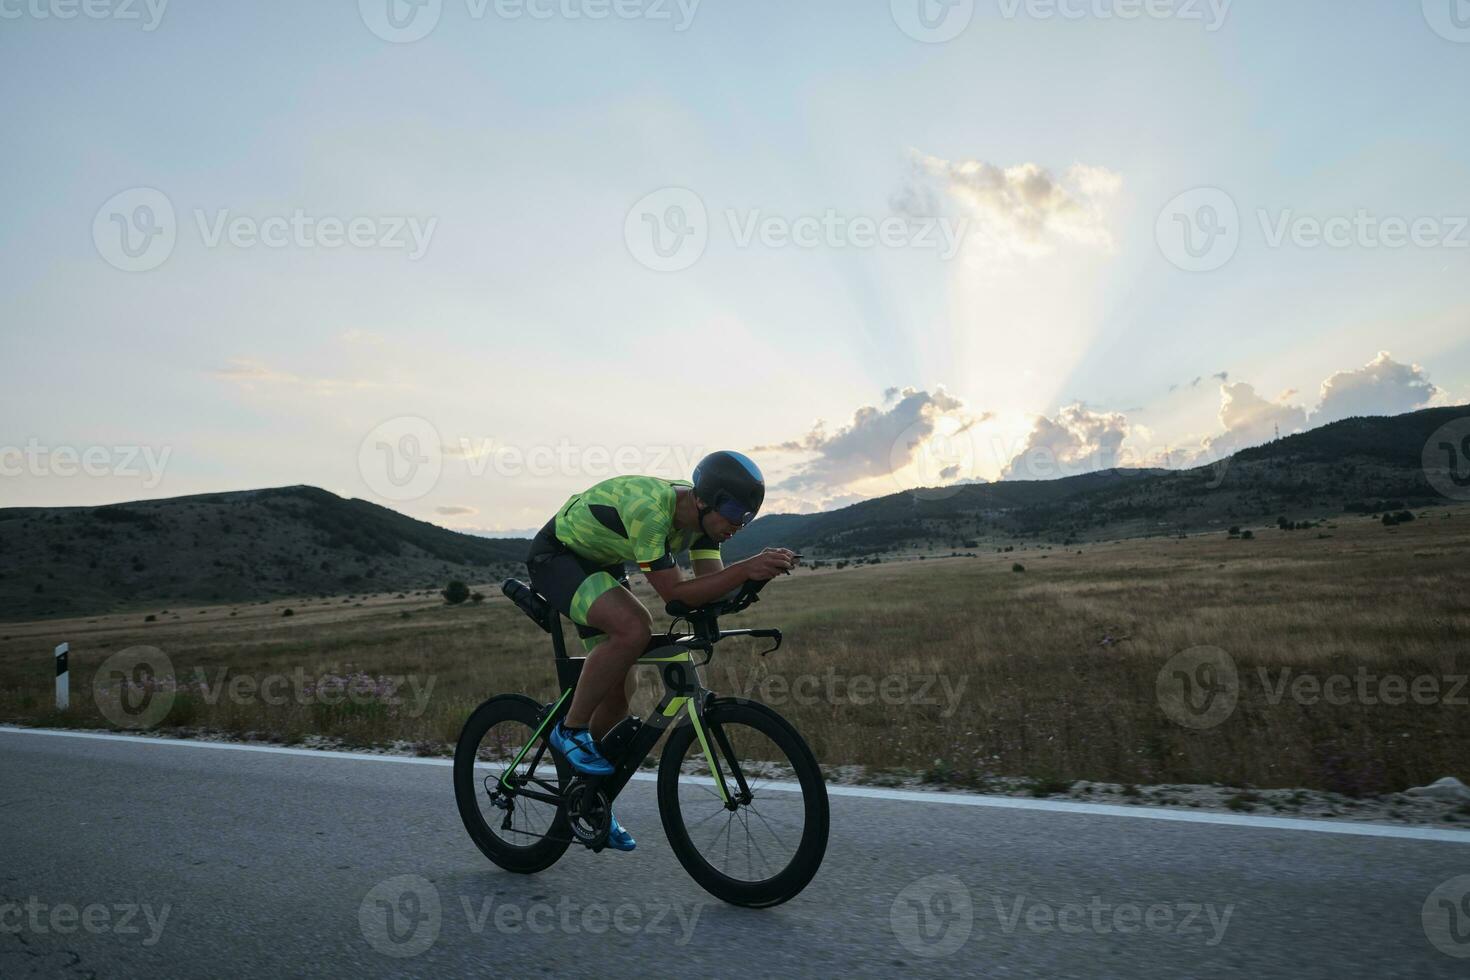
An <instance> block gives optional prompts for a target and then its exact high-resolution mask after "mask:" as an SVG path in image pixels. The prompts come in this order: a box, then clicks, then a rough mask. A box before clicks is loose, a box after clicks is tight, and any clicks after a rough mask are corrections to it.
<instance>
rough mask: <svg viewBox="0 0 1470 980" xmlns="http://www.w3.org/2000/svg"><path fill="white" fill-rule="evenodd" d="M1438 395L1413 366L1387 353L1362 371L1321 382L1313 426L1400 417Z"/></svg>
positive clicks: (1350, 372)
mask: <svg viewBox="0 0 1470 980" xmlns="http://www.w3.org/2000/svg"><path fill="white" fill-rule="evenodd" d="M1438 394H1439V389H1438V388H1436V387H1435V386H1434V385H1433V384H1431V383H1430V382H1429V378H1428V376H1427V375H1426V374H1425V373H1424V369H1423V368H1421V367H1419V365H1417V364H1400V363H1399V362H1398V361H1395V360H1394V359H1393V358H1392V357H1391V356H1390V355H1389V353H1388V351H1379V352H1378V356H1377V357H1375V358H1374V359H1373V360H1371V361H1369V362H1368V363H1367V364H1365V365H1364V366H1363V367H1360V368H1356V369H1354V370H1351V371H1338V372H1337V373H1336V374H1334V375H1332V377H1330V378H1328V379H1327V380H1326V381H1324V382H1322V390H1321V392H1320V394H1319V397H1318V404H1317V410H1316V411H1315V412H1313V413H1312V424H1313V425H1325V424H1326V423H1328V422H1336V421H1338V420H1339V419H1345V418H1351V417H1353V416H1355V415H1400V414H1402V413H1404V412H1412V411H1414V410H1415V409H1417V408H1423V407H1424V406H1426V405H1428V404H1429V402H1430V401H1431V400H1433V399H1434V398H1435V396H1436V395H1438Z"/></svg>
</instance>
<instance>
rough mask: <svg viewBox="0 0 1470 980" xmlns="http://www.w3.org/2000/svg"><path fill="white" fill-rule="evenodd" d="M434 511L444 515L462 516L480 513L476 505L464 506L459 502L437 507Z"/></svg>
mask: <svg viewBox="0 0 1470 980" xmlns="http://www.w3.org/2000/svg"><path fill="white" fill-rule="evenodd" d="M434 513H436V514H440V515H442V516H444V517H462V516H465V515H468V514H478V513H479V511H478V510H476V509H475V508H474V507H464V506H461V505H459V504H449V505H447V506H443V507H435V508H434Z"/></svg>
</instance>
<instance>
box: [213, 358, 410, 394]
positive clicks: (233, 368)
mask: <svg viewBox="0 0 1470 980" xmlns="http://www.w3.org/2000/svg"><path fill="white" fill-rule="evenodd" d="M209 373H210V374H212V375H214V376H215V377H216V378H221V379H223V380H225V381H229V382H232V383H234V384H237V385H239V386H240V387H241V388H243V389H244V390H246V391H254V390H255V389H256V388H258V387H264V386H274V387H291V388H301V389H305V390H309V391H311V392H313V393H315V394H319V395H331V394H335V393H337V392H341V391H364V390H369V389H375V388H407V387H411V386H410V385H404V384H389V383H385V382H381V381H369V380H367V379H366V378H313V377H308V376H306V375H301V374H293V373H291V372H290V371H280V370H277V369H275V368H272V367H268V366H266V365H265V364H262V363H261V362H260V361H254V360H249V359H246V358H233V359H231V360H230V361H229V362H228V366H227V367H222V368H214V369H212V370H210V372H209Z"/></svg>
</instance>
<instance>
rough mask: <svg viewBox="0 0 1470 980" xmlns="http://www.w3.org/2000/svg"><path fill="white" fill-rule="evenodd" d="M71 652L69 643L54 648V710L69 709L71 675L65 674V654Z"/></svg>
mask: <svg viewBox="0 0 1470 980" xmlns="http://www.w3.org/2000/svg"><path fill="white" fill-rule="evenodd" d="M70 651H71V644H70V643H63V644H61V645H60V646H58V647H57V648H56V710H57V711H65V710H66V709H67V708H69V707H71V674H70V673H68V672H67V663H66V661H67V656H66V655H67V654H68V653H69V652H70Z"/></svg>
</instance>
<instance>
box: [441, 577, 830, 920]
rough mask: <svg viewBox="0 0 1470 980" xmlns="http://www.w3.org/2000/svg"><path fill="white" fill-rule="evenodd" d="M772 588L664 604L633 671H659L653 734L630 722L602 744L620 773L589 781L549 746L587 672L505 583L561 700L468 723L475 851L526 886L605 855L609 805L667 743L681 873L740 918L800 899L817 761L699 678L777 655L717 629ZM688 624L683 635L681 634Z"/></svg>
mask: <svg viewBox="0 0 1470 980" xmlns="http://www.w3.org/2000/svg"><path fill="white" fill-rule="evenodd" d="M764 585H765V583H764V582H747V583H746V584H745V585H744V586H743V587H741V588H740V589H738V590H736V591H735V592H734V593H732V594H730V595H727V596H725V597H724V598H722V599H719V600H717V601H715V602H713V603H710V604H708V605H705V606H702V607H699V608H690V607H688V606H686V605H684V604H683V603H678V602H672V603H669V604H668V606H667V611H668V613H669V615H671V616H673V617H675V618H674V621H673V623H671V624H670V631H669V632H666V633H663V634H658V635H655V636H654V637H653V638H652V640H651V641H650V642H649V645H648V649H647V650H646V651H645V652H644V654H643V656H642V657H641V658H640V659H639V660H638V663H640V664H654V665H657V666H658V668H659V672H660V675H661V677H662V680H663V685H664V696H663V699H662V700H661V701H660V702H659V704H658V706H657V707H656V708H655V709H654V711H653V713H652V716H651V718H650V720H648V721H643V720H641V719H638V718H627V719H624V720H623V721H622V722H621V723H620V724H619V725H617V726H616V727H614V728H613V730H612V731H610V732H608V733H607V735H606V736H605V737H604V739H603V740H602V743H601V747H602V750H603V752H604V754H605V755H607V756H608V759H609V761H610V762H612V763H613V765H614V766H615V769H614V771H613V773H611V774H610V775H606V776H584V775H581V774H579V773H577V772H576V771H575V770H573V769H572V768H571V766H570V765H569V764H568V763H567V762H566V760H565V759H564V758H562V757H561V756H560V755H559V754H558V753H556V752H555V751H553V749H552V747H551V744H550V742H549V740H548V738H547V733H548V732H550V730H551V726H552V725H554V724H555V723H556V722H557V721H558V720H560V719H561V718H562V717H563V716H564V715H565V714H566V711H567V708H568V707H569V706H570V705H571V701H572V694H573V692H574V691H575V690H576V684H577V680H578V678H579V677H580V676H581V672H582V666H583V664H584V663H585V662H586V658H585V657H570V656H568V655H567V651H566V642H565V640H564V639H563V637H562V623H561V619H562V616H561V614H560V613H558V612H555V611H554V610H552V609H551V607H550V605H549V604H548V603H547V602H546V600H545V599H544V598H543V597H541V596H540V595H538V594H537V593H535V592H534V591H532V590H531V588H530V587H529V586H526V585H524V584H522V583H520V582H517V581H516V580H514V579H507V580H506V582H505V583H504V584H503V585H502V586H501V590H502V591H503V592H505V594H506V595H507V596H509V597H510V598H511V600H512V601H514V602H515V603H516V605H517V606H518V607H519V608H520V609H521V610H522V611H523V612H525V613H526V615H527V616H529V617H530V618H531V619H532V620H533V621H534V622H535V623H536V624H537V625H538V626H540V627H541V628H542V629H543V630H545V631H546V632H548V633H550V634H551V643H552V649H553V652H554V654H555V663H556V672H557V682H558V686H559V687H560V695H559V696H558V697H557V699H556V700H555V701H553V702H551V703H549V704H542V703H540V702H538V701H536V700H535V699H533V698H530V697H527V696H525V695H522V694H501V695H498V696H496V697H492V698H490V699H489V700H488V701H486V702H484V703H483V704H481V705H480V706H479V707H478V708H477V709H476V710H475V711H474V713H473V714H471V715H470V718H469V720H468V721H467V722H466V723H465V726H464V728H463V730H462V731H461V733H460V737H459V744H458V746H457V747H456V749H455V753H454V795H455V800H456V802H457V803H458V806H459V813H460V817H461V819H462V820H463V821H464V825H465V829H466V830H467V831H469V835H470V837H471V839H473V840H474V842H475V845H476V846H477V847H479V849H480V851H481V852H482V853H484V855H485V856H486V857H487V858H489V859H490V860H491V861H493V862H494V863H495V864H497V865H498V866H500V867H501V868H504V869H505V870H507V871H513V872H518V873H521V874H533V873H535V872H538V871H543V870H545V869H546V868H549V867H550V866H551V865H553V864H555V863H556V861H557V860H558V859H559V858H560V857H561V856H562V854H564V853H565V852H566V851H567V849H568V848H569V847H570V846H571V845H572V844H574V843H575V844H581V845H583V846H584V847H586V848H588V849H589V850H592V851H593V852H598V851H601V850H602V849H603V848H604V847H605V846H606V844H607V833H608V826H609V823H608V813H609V811H610V809H611V807H612V804H613V802H614V801H615V800H616V799H617V797H618V794H619V793H620V792H621V791H622V790H623V788H624V787H625V786H626V785H627V784H628V782H629V781H630V780H631V779H632V778H633V776H634V774H635V773H636V772H638V770H639V769H640V768H642V767H643V765H644V760H645V759H647V758H648V756H649V754H650V753H651V752H652V751H653V748H654V746H655V745H656V744H657V742H658V740H659V738H660V737H661V736H662V735H663V734H664V732H665V731H666V730H669V729H672V731H671V732H670V734H669V737H668V740H667V741H666V742H665V743H664V747H663V752H662V756H661V757H660V760H659V763H658V777H657V780H658V808H659V817H660V819H661V822H662V823H663V828H664V833H665V835H666V836H667V837H668V840H669V844H670V846H671V847H672V848H673V850H674V854H675V855H676V856H677V857H678V859H679V863H680V864H681V865H683V866H684V870H685V871H687V872H688V873H689V874H690V875H691V876H692V877H693V878H694V880H695V881H696V882H698V883H699V884H700V885H701V886H702V887H703V888H704V889H705V890H706V891H708V892H709V893H710V894H712V895H714V896H716V897H717V898H720V899H722V900H723V901H726V902H730V903H732V904H735V905H743V906H747V907H751V908H765V907H769V906H772V905H779V904H780V903H782V902H785V901H787V900H788V899H790V898H792V897H794V896H795V895H797V894H798V893H800V892H801V890H802V889H803V888H805V887H806V886H807V884H808V883H809V882H810V881H811V880H812V877H813V876H814V875H815V874H816V873H817V869H818V867H819V866H820V865H821V863H822V858H823V856H824V854H825V853H826V850H827V832H828V823H829V811H828V805H827V789H826V785H825V783H824V782H823V779H822V773H821V770H820V768H819V767H818V765H817V760H816V757H815V756H814V755H813V754H812V751H811V749H810V748H809V747H808V746H807V743H806V741H805V740H804V739H803V738H802V737H801V734H800V733H799V732H798V731H797V730H796V729H795V728H794V727H792V725H791V723H790V722H788V721H786V719H784V718H782V717H781V716H780V715H779V714H777V713H776V712H775V711H773V710H772V709H771V708H769V707H767V706H766V705H764V704H761V703H759V702H756V701H750V700H748V699H744V698H727V697H720V696H718V695H716V694H715V693H714V692H712V691H708V690H706V689H705V688H704V686H703V684H702V679H701V676H700V668H701V667H703V666H705V665H706V664H708V663H709V662H710V660H712V659H713V657H714V650H715V644H716V643H718V642H719V641H721V640H724V639H728V638H730V637H737V636H743V637H754V638H760V639H768V640H772V641H774V643H773V645H772V646H771V647H770V648H768V649H766V650H762V651H761V656H766V655H767V654H770V653H773V652H775V651H776V650H777V649H779V648H780V646H781V639H782V637H781V631H780V630H779V629H737V630H721V629H720V628H719V623H718V620H719V617H721V616H727V615H732V614H734V613H738V612H741V611H742V610H744V609H745V608H747V607H748V606H750V605H751V603H753V602H755V601H756V600H757V596H758V594H759V592H760V590H761V588H762V587H763V586H764ZM680 622H683V623H686V624H687V626H688V629H689V632H687V633H675V632H673V627H676V626H678V625H679V623H680ZM699 654H702V655H703V656H702V658H701V657H699V656H697V655H699ZM722 814H723V815H724V820H723V822H721V821H720V819H719V817H720V816H721V815H722ZM742 833H743V834H744V839H743V841H740V840H739V839H738V837H739V835H740V834H742ZM722 841H723V845H722V843H721V842H722Z"/></svg>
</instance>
